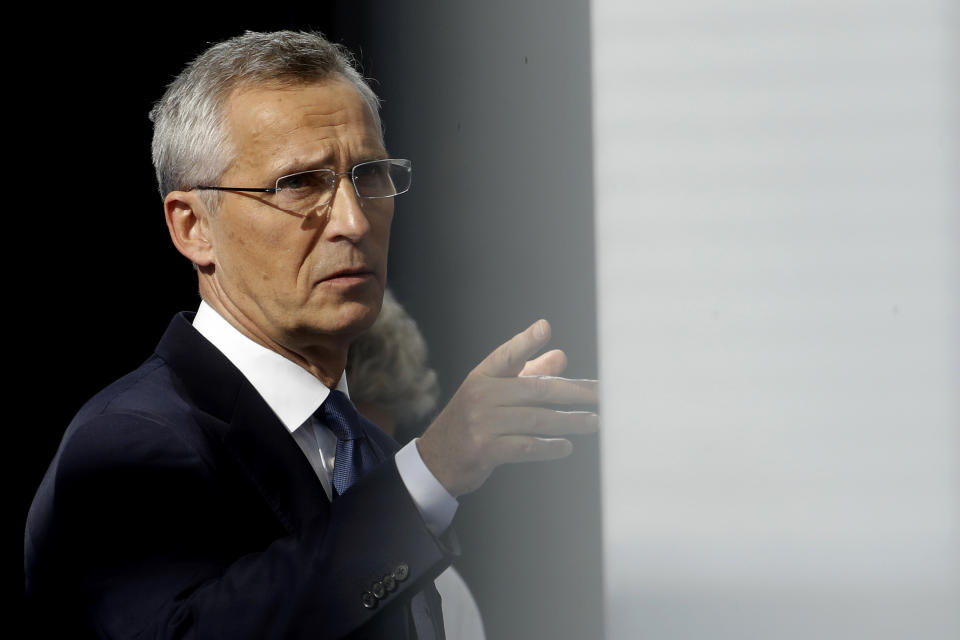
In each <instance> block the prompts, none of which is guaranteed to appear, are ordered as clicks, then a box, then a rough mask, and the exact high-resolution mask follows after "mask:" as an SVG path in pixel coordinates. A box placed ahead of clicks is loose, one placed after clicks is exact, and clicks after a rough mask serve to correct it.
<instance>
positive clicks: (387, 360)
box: [347, 291, 440, 427]
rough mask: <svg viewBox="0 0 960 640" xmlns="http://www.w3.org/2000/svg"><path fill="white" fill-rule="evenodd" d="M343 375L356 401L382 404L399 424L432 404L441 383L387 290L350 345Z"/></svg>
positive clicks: (413, 419)
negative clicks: (370, 322)
mask: <svg viewBox="0 0 960 640" xmlns="http://www.w3.org/2000/svg"><path fill="white" fill-rule="evenodd" d="M347 380H348V381H349V383H350V397H351V398H352V399H353V401H354V402H355V403H365V404H369V405H375V406H378V407H381V408H383V409H385V410H387V411H388V412H389V413H390V415H392V416H393V417H394V418H395V419H396V421H397V423H398V424H399V425H403V426H408V427H409V426H411V425H415V424H416V423H418V422H421V421H423V420H424V419H425V418H427V417H429V416H430V414H431V413H433V411H434V410H435V408H436V406H437V399H438V398H439V396H440V388H439V385H438V384H437V374H436V372H435V371H434V370H433V369H431V368H430V367H429V366H428V365H427V345H426V342H425V341H424V339H423V336H422V335H421V334H420V330H419V329H418V328H417V323H416V322H415V321H414V320H413V318H411V317H410V316H409V315H407V312H406V311H405V310H404V308H403V307H402V306H400V303H399V302H397V300H396V298H394V297H393V294H391V293H390V291H385V292H384V295H383V307H382V308H381V309H380V315H379V316H378V317H377V320H376V322H374V323H373V326H372V327H370V329H368V330H367V331H366V332H365V333H363V334H362V335H361V336H360V337H359V338H357V339H356V340H355V341H354V342H353V344H351V345H350V351H349V353H348V355H347Z"/></svg>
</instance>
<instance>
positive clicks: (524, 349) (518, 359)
mask: <svg viewBox="0 0 960 640" xmlns="http://www.w3.org/2000/svg"><path fill="white" fill-rule="evenodd" d="M548 340H550V323H549V322H547V321H546V320H537V321H536V322H534V323H533V324H532V325H530V326H529V327H527V328H526V329H525V330H523V331H521V332H520V333H518V334H517V335H515V336H513V337H512V338H510V339H509V340H507V341H506V342H504V343H503V344H502V345H500V346H499V347H497V348H496V349H494V350H493V352H492V353H491V354H490V355H488V356H487V357H486V358H484V359H483V362H481V363H480V364H479V365H478V366H477V368H476V371H478V372H480V373H482V374H484V375H488V376H492V377H497V378H509V377H513V376H516V375H517V374H518V373H520V370H521V369H523V367H524V365H525V364H526V362H527V360H528V359H529V358H530V356H532V355H533V354H535V353H536V352H537V351H539V350H540V349H541V348H542V347H543V345H545V344H547V341H548Z"/></svg>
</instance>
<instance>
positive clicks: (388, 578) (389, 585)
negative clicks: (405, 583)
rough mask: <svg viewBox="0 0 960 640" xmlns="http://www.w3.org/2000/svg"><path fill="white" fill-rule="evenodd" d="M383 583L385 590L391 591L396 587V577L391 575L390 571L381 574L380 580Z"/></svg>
mask: <svg viewBox="0 0 960 640" xmlns="http://www.w3.org/2000/svg"><path fill="white" fill-rule="evenodd" d="M380 582H382V583H383V588H384V589H386V590H387V591H393V590H394V589H396V588H397V579H396V578H394V577H393V574H392V573H388V574H387V575H385V576H383V579H382V580H380Z"/></svg>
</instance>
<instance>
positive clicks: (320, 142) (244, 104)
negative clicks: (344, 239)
mask: <svg viewBox="0 0 960 640" xmlns="http://www.w3.org/2000/svg"><path fill="white" fill-rule="evenodd" d="M228 122H229V124H230V133H231V137H232V139H233V141H234V142H235V145H234V146H235V147H236V151H237V154H236V157H235V158H234V162H233V163H232V164H231V168H233V167H238V166H239V167H247V166H249V167H259V168H261V169H263V168H265V165H277V164H281V163H283V162H284V161H288V160H290V159H291V156H296V157H298V158H304V159H307V160H309V159H310V158H311V156H313V155H315V154H316V153H317V151H321V150H322V151H323V152H324V153H332V154H334V155H341V154H346V155H349V154H347V153H346V151H345V150H347V149H349V151H350V152H352V153H361V154H362V153H369V152H377V153H380V152H382V151H383V141H382V138H381V136H380V131H379V129H378V128H377V126H376V121H375V119H374V118H373V114H372V113H371V111H370V107H369V105H367V103H366V102H365V101H364V100H363V98H362V96H361V95H360V94H359V92H357V91H356V89H354V88H353V86H352V85H350V84H349V83H347V82H345V81H331V82H326V83H322V84H317V85H303V86H297V87H246V88H240V89H237V90H236V91H235V92H234V93H233V94H232V95H231V97H230V100H229V101H228ZM317 147H320V149H318V148H317ZM339 160H340V161H341V162H342V161H343V158H340V159H339Z"/></svg>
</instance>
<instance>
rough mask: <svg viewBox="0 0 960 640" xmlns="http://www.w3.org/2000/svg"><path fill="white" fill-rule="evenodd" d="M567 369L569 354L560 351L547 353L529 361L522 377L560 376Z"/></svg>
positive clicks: (525, 365)
mask: <svg viewBox="0 0 960 640" xmlns="http://www.w3.org/2000/svg"><path fill="white" fill-rule="evenodd" d="M566 368H567V354H565V353H564V352H563V351H561V350H560V349H554V350H552V351H547V352H546V353H544V354H542V355H539V356H537V357H536V358H534V359H533V360H527V362H526V364H524V365H523V369H521V370H520V375H521V376H558V375H560V374H561V373H563V370H564V369H566Z"/></svg>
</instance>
